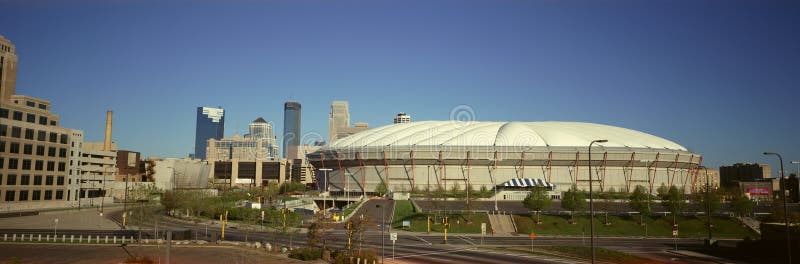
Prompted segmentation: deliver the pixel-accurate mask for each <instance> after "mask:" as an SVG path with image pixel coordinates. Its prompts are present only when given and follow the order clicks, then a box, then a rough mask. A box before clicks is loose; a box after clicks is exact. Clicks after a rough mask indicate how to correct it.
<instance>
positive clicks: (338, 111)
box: [328, 101, 369, 142]
mask: <svg viewBox="0 0 800 264" xmlns="http://www.w3.org/2000/svg"><path fill="white" fill-rule="evenodd" d="M349 108H350V107H349V105H348V103H347V101H333V103H332V104H331V112H330V117H329V119H328V130H329V135H328V137H329V141H330V142H333V141H334V140H337V139H341V138H345V137H348V136H350V135H353V134H355V133H358V132H361V131H365V130H368V129H369V125H368V124H367V123H363V122H359V123H356V124H355V126H352V127H351V126H350V109H349Z"/></svg>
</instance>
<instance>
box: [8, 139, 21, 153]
mask: <svg viewBox="0 0 800 264" xmlns="http://www.w3.org/2000/svg"><path fill="white" fill-rule="evenodd" d="M8 152H9V153H14V154H19V143H17V142H11V147H10V148H9V150H8Z"/></svg>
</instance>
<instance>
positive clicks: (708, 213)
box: [703, 167, 713, 246]
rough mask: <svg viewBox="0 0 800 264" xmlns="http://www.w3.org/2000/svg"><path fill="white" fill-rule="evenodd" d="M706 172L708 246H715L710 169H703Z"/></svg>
mask: <svg viewBox="0 0 800 264" xmlns="http://www.w3.org/2000/svg"><path fill="white" fill-rule="evenodd" d="M703 169H704V170H705V171H706V225H707V226H708V246H711V244H713V241H712V240H711V185H710V184H709V179H708V167H703Z"/></svg>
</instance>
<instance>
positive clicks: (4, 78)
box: [0, 35, 17, 101]
mask: <svg viewBox="0 0 800 264" xmlns="http://www.w3.org/2000/svg"><path fill="white" fill-rule="evenodd" d="M14 49H15V48H14V44H12V43H11V41H9V40H7V39H6V38H4V37H3V36H2V35H0V101H5V100H8V99H9V98H11V96H12V95H14V93H15V89H16V88H15V87H16V84H17V54H16V53H15V51H14Z"/></svg>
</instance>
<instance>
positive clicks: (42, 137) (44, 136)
mask: <svg viewBox="0 0 800 264" xmlns="http://www.w3.org/2000/svg"><path fill="white" fill-rule="evenodd" d="M36 140H38V141H47V132H45V131H43V130H39V132H38V135H37V136H36Z"/></svg>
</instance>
